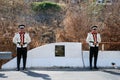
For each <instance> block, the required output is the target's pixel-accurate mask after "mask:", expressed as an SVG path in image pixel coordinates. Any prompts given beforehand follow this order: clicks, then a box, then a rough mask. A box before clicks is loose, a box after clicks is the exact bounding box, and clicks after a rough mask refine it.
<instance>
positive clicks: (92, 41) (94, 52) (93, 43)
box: [86, 26, 101, 69]
mask: <svg viewBox="0 0 120 80" xmlns="http://www.w3.org/2000/svg"><path fill="white" fill-rule="evenodd" d="M86 42H87V43H88V44H89V46H90V55H89V62H90V69H92V58H93V57H94V69H98V68H97V57H98V50H99V43H100V42H101V37H100V34H99V33H98V32H97V26H93V27H91V32H90V33H88V35H87V38H86Z"/></svg>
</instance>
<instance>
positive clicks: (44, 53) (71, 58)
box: [2, 42, 83, 69]
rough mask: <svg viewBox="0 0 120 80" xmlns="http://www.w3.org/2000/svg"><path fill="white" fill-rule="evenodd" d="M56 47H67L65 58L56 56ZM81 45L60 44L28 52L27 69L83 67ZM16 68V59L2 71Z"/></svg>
mask: <svg viewBox="0 0 120 80" xmlns="http://www.w3.org/2000/svg"><path fill="white" fill-rule="evenodd" d="M55 45H64V46H65V56H64V57H56V56H55ZM81 51H82V50H81V43H75V42H60V43H51V44H47V45H43V46H40V47H37V48H35V49H32V50H30V51H28V58H27V67H52V66H58V67H83V63H82V59H81V58H82V56H81ZM21 66H22V61H21ZM13 68H16V58H14V59H13V60H11V61H9V62H8V63H6V64H4V65H3V66H2V69H13Z"/></svg>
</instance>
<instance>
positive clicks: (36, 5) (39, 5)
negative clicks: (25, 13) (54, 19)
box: [32, 1, 61, 12]
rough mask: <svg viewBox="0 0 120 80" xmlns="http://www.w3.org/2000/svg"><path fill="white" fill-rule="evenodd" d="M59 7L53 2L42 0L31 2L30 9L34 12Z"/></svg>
mask: <svg viewBox="0 0 120 80" xmlns="http://www.w3.org/2000/svg"><path fill="white" fill-rule="evenodd" d="M60 9H61V7H60V6H59V5H58V4H56V3H53V2H48V1H44V2H33V3H32V10H33V11H35V12H39V11H47V10H51V11H60Z"/></svg>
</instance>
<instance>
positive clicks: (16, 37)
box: [13, 33, 31, 48]
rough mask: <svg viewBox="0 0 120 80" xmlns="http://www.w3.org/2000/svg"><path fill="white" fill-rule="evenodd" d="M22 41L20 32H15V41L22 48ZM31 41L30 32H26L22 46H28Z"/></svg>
mask: <svg viewBox="0 0 120 80" xmlns="http://www.w3.org/2000/svg"><path fill="white" fill-rule="evenodd" d="M20 42H21V41H20V34H19V33H15V36H14V37H13V43H15V44H16V46H17V47H18V48H21V45H20V44H19V43H20ZM30 42H31V38H30V36H29V33H25V34H24V45H23V46H22V47H23V48H24V47H27V46H28V44H29V43H30Z"/></svg>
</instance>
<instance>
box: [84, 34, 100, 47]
mask: <svg viewBox="0 0 120 80" xmlns="http://www.w3.org/2000/svg"><path fill="white" fill-rule="evenodd" d="M86 42H87V43H88V44H89V46H90V47H95V45H94V38H93V35H92V33H91V32H90V33H88V35H87V38H86ZM100 42H101V37H100V34H99V33H97V45H96V46H97V47H98V46H99V43H100Z"/></svg>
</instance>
